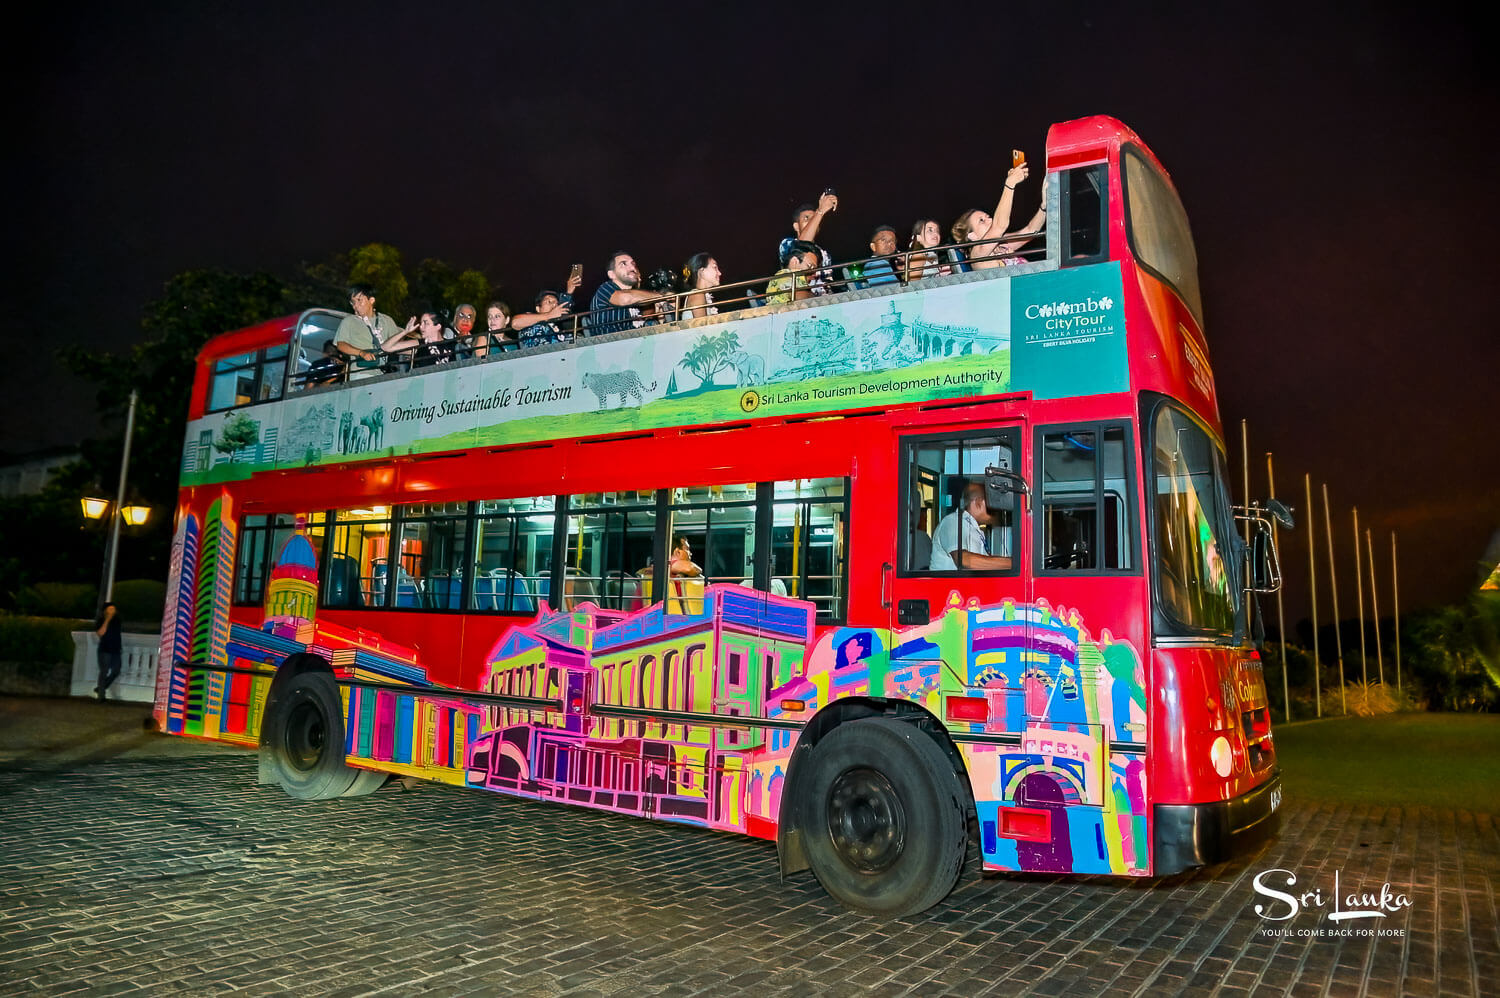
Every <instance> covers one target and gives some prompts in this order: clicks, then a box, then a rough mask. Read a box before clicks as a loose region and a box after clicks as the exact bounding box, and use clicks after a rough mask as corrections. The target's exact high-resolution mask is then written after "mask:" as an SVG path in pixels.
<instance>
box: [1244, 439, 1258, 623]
mask: <svg viewBox="0 0 1500 998" xmlns="http://www.w3.org/2000/svg"><path fill="white" fill-rule="evenodd" d="M1240 465H1241V466H1242V467H1243V468H1244V472H1245V491H1244V492H1242V493H1240V495H1241V496H1242V498H1243V501H1244V503H1245V507H1246V508H1247V509H1248V508H1249V506H1250V429H1249V424H1248V422H1247V421H1246V420H1243V419H1242V420H1240ZM1249 551H1250V521H1249V520H1248V519H1247V520H1246V521H1245V552H1246V558H1245V560H1244V561H1243V562H1242V563H1241V570H1242V571H1244V572H1245V579H1244V583H1245V588H1244V592H1242V593H1241V594H1240V599H1242V600H1244V601H1245V631H1246V633H1247V634H1254V633H1255V620H1254V614H1255V601H1254V600H1252V599H1251V598H1250V572H1249V568H1250V561H1249Z"/></svg>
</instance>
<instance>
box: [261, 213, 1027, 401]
mask: <svg viewBox="0 0 1500 998" xmlns="http://www.w3.org/2000/svg"><path fill="white" fill-rule="evenodd" d="M1009 243H1025V245H1024V246H1023V247H1021V248H1020V249H1016V250H1012V251H1009V252H1000V253H995V254H993V255H991V256H988V257H983V258H980V259H974V258H973V257H972V256H971V254H972V251H973V250H974V248H975V247H977V246H986V245H993V244H1009ZM1046 251H1047V245H1046V229H1045V228H1042V229H1037V230H1035V231H1032V232H1018V233H1011V234H1008V235H1004V236H997V237H994V238H990V239H981V240H974V241H971V242H964V243H946V244H943V245H939V246H933V247H914V248H911V249H908V250H906V251H904V252H900V253H895V254H891V255H889V256H870V257H863V258H861V259H857V260H850V261H846V262H843V263H837V262H835V263H832V264H830V265H829V266H827V267H818V268H815V269H813V270H807V271H799V272H795V273H793V274H792V278H793V279H792V281H791V282H789V284H790V285H791V286H790V287H788V288H787V289H786V291H785V293H787V294H792V295H795V293H796V290H797V289H798V287H799V279H802V280H807V281H808V282H810V283H821V284H822V285H823V289H824V290H823V291H822V295H834V294H840V293H842V292H845V291H863V290H869V289H877V290H886V291H899V290H901V289H903V288H905V287H907V286H908V285H909V284H914V283H918V282H921V283H923V284H926V283H927V282H929V281H940V280H944V279H946V278H949V277H952V276H954V275H958V274H965V273H968V272H970V271H972V270H979V269H989V268H992V267H994V268H1004V267H1007V266H1015V265H1017V264H1026V263H1036V262H1039V261H1041V260H1042V259H1044V258H1045V257H1046ZM919 256H920V257H922V258H923V260H922V263H921V264H920V268H921V269H920V272H919V273H917V274H915V275H913V273H912V271H913V269H914V266H916V265H913V264H912V263H911V261H912V260H913V259H914V258H916V257H919ZM879 263H884V264H886V265H888V266H889V268H890V271H889V273H887V272H885V271H884V270H880V271H879V272H878V273H876V274H873V275H872V274H871V273H870V269H871V267H872V265H875V264H879ZM779 276H785V272H781V271H778V272H777V274H772V275H769V276H762V277H756V278H752V279H750V280H746V281H736V282H732V283H728V284H721V285H718V286H717V287H714V288H708V289H702V291H699V290H695V289H688V290H676V289H673V290H668V291H663V292H662V293H661V297H660V298H657V299H655V300H652V301H647V302H643V303H641V304H640V305H638V306H630V307H628V308H629V310H632V311H638V312H639V315H633V316H631V317H630V318H629V320H628V324H627V325H626V326H625V327H624V329H625V330H630V329H633V328H641V327H647V326H667V325H670V324H674V323H677V322H679V321H696V320H698V319H703V318H717V319H719V320H720V321H723V320H725V319H727V318H729V317H730V316H731V315H732V314H733V313H735V312H737V311H741V310H745V309H754V308H761V307H764V306H765V305H766V304H768V302H767V285H768V283H769V282H771V281H773V280H775V279H776V278H777V277H779ZM872 278H873V279H872ZM648 290H649V289H648ZM703 292H707V294H708V295H709V296H710V297H709V298H708V299H706V302H707V304H708V305H709V307H710V308H711V309H712V312H710V313H709V314H708V315H706V316H702V315H695V316H692V317H691V319H684V318H683V313H684V312H685V311H687V310H688V309H687V306H686V300H687V299H688V298H689V297H690V296H692V295H695V294H699V293H703ZM786 304H791V302H787V303H786ZM600 311H602V310H584V311H571V310H570V311H567V312H565V313H563V314H562V315H561V316H559V317H557V318H554V319H550V320H543V321H544V322H546V323H547V324H549V325H550V326H551V327H552V328H551V330H550V331H549V333H548V335H549V336H550V337H553V338H554V339H555V341H557V342H560V343H561V344H562V345H564V346H567V345H576V344H578V343H580V342H582V341H585V340H587V339H588V338H589V337H590V336H592V335H597V334H595V333H593V332H591V330H592V329H593V327H595V326H598V325H600V324H601V323H600V322H599V321H598V317H599V313H600ZM612 311H613V309H612ZM620 321H621V320H619V318H618V316H615V315H612V316H611V317H610V320H609V324H610V325H613V326H618V325H619V323H620ZM540 324H541V323H538V325H540ZM611 331H621V330H618V329H617V330H611ZM514 336H515V331H514V330H511V329H507V330H505V331H504V333H503V334H502V338H501V339H500V341H499V342H498V343H496V342H494V341H493V340H494V334H491V333H489V332H488V331H482V330H476V331H475V332H474V333H472V334H470V336H469V337H467V339H468V340H469V342H464V341H463V338H460V339H446V340H444V341H442V342H443V343H444V344H445V345H446V346H447V347H448V348H449V349H450V350H451V354H450V357H448V358H444V360H445V361H446V360H448V359H451V360H456V361H473V360H481V361H489V360H496V359H499V358H501V357H505V356H508V355H512V354H516V353H525V352H529V351H532V350H537V349H541V348H543V346H541V345H539V346H525V345H523V344H522V343H521V342H520V341H519V339H517V338H513V337H514ZM330 338H331V334H330ZM481 341H482V342H481ZM552 345H553V344H551V343H549V344H545V346H552ZM318 346H319V347H320V348H321V343H320V344H318ZM422 349H423V345H422V344H421V343H417V344H414V345H413V346H410V347H403V348H402V349H400V350H394V351H390V352H389V353H386V354H385V355H384V356H383V357H382V358H381V360H379V361H378V362H375V363H372V364H371V365H370V366H368V367H360V366H358V365H354V364H349V363H342V364H340V365H339V367H338V368H337V369H335V370H333V371H329V370H326V369H325V370H322V371H320V370H318V369H317V368H316V367H313V366H311V365H310V363H309V361H308V355H309V351H308V349H307V343H305V342H304V344H303V349H302V350H301V356H302V360H301V362H300V363H301V364H302V365H303V367H302V369H301V370H298V371H296V372H294V373H293V374H292V375H291V377H289V378H288V387H289V389H290V390H291V391H297V392H300V391H302V390H305V389H317V388H324V387H328V386H338V385H343V384H345V383H347V382H351V381H358V382H360V383H367V382H368V381H370V380H372V379H374V378H378V377H384V376H391V375H399V374H405V373H408V372H411V371H423V370H427V369H430V368H432V367H434V366H437V364H438V361H437V358H433V359H432V360H428V358H426V357H423V356H420V352H421V351H422ZM351 375H353V376H352V377H351Z"/></svg>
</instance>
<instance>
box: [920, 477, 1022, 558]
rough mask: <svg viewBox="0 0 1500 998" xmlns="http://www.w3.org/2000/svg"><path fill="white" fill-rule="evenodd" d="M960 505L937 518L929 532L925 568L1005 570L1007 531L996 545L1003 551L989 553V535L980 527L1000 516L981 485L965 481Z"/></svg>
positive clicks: (1007, 552)
mask: <svg viewBox="0 0 1500 998" xmlns="http://www.w3.org/2000/svg"><path fill="white" fill-rule="evenodd" d="M961 496H962V498H961V500H960V505H959V507H958V508H957V509H955V510H953V511H952V512H950V513H949V514H948V515H947V516H945V517H943V518H942V519H941V520H939V521H938V525H937V528H936V529H935V530H933V532H932V558H931V560H930V562H929V563H928V568H929V570H931V571H934V572H952V571H960V570H963V571H981V572H994V571H1001V572H1008V571H1010V567H1011V559H1010V554H1009V549H1010V544H1009V538H1010V535H1009V532H1008V531H1007V532H1004V533H1002V534H1001V536H1000V543H999V544H998V545H996V546H997V547H999V548H1001V549H1002V551H1003V552H1004V553H997V554H991V553H990V542H989V537H988V536H987V535H986V533H985V530H984V528H985V527H992V526H995V525H997V524H999V523H1000V516H999V515H998V514H997V513H995V512H994V511H992V510H991V509H990V508H989V505H988V504H987V503H986V502H985V499H984V486H983V485H982V484H980V483H979V482H967V483H966V484H965V485H964V487H963V492H962V493H961Z"/></svg>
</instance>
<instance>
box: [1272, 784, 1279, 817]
mask: <svg viewBox="0 0 1500 998" xmlns="http://www.w3.org/2000/svg"><path fill="white" fill-rule="evenodd" d="M1279 810H1281V788H1280V787H1273V788H1272V790H1271V813H1272V814H1275V813H1276V812H1277V811H1279Z"/></svg>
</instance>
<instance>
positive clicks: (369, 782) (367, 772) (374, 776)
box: [339, 767, 391, 797]
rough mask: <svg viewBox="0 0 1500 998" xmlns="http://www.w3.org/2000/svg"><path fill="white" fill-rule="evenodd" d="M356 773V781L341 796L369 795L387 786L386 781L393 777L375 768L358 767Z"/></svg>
mask: <svg viewBox="0 0 1500 998" xmlns="http://www.w3.org/2000/svg"><path fill="white" fill-rule="evenodd" d="M351 768H352V767H351ZM354 774H355V775H354V782H353V783H351V784H349V789H348V790H345V791H344V792H343V793H342V794H340V795H339V796H341V797H367V796H369V795H370V794H373V793H374V792H375V791H377V790H379V789H380V788H381V787H383V786H385V783H386V781H387V780H389V779H390V778H391V774H390V773H377V772H375V771H374V770H373V769H356V770H354Z"/></svg>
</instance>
